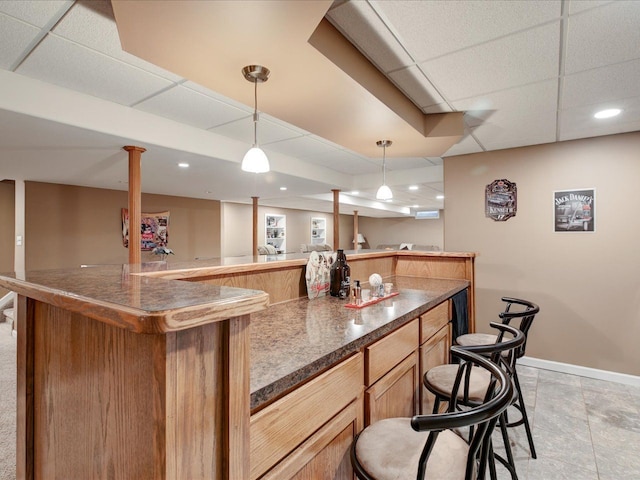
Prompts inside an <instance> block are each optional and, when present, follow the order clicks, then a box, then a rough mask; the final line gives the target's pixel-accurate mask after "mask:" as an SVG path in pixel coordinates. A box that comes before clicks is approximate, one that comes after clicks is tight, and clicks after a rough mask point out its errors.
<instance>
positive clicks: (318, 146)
mask: <svg viewBox="0 0 640 480" xmlns="http://www.w3.org/2000/svg"><path fill="white" fill-rule="evenodd" d="M264 149H265V150H273V151H274V152H280V153H284V154H285V155H289V156H291V157H296V158H303V159H304V158H307V157H319V156H322V155H331V154H333V153H335V152H336V151H338V150H339V149H338V148H336V147H334V146H332V145H330V144H329V143H325V142H322V141H320V140H316V139H315V138H314V137H313V136H311V135H305V136H304V137H297V138H294V139H291V140H284V141H281V142H274V143H270V144H268V145H265V146H264Z"/></svg>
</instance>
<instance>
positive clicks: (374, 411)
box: [364, 350, 419, 425]
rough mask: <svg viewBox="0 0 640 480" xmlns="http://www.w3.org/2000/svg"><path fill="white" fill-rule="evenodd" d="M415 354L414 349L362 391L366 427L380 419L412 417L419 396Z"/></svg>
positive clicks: (415, 411)
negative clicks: (363, 392)
mask: <svg viewBox="0 0 640 480" xmlns="http://www.w3.org/2000/svg"><path fill="white" fill-rule="evenodd" d="M418 381H419V371H418V351H417V350H415V351H413V352H412V353H411V355H409V356H408V357H407V358H405V359H404V360H403V361H402V362H400V363H399V364H398V365H396V366H395V367H394V368H392V369H391V370H390V371H389V372H388V373H387V374H386V375H384V376H383V377H382V378H381V379H380V380H378V381H377V382H376V383H374V384H373V385H372V386H371V387H369V388H368V389H367V390H365V394H364V396H365V425H370V424H372V423H374V422H376V421H378V420H382V419H383V418H392V417H411V416H413V415H415V414H416V413H417V411H418V410H417V409H418V400H419V399H418V396H419V393H418V392H419V384H418Z"/></svg>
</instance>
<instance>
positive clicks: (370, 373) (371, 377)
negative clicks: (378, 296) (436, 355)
mask: <svg viewBox="0 0 640 480" xmlns="http://www.w3.org/2000/svg"><path fill="white" fill-rule="evenodd" d="M419 330H420V327H419V323H418V319H417V318H416V319H415V320H412V321H411V322H409V323H408V324H407V325H405V326H403V327H400V328H399V329H397V330H395V331H394V332H392V333H390V334H389V335H387V336H386V337H384V338H382V339H380V340H378V341H377V342H375V343H374V344H372V345H370V346H368V347H367V348H366V350H365V353H366V357H365V384H366V385H367V386H370V385H373V384H374V383H375V382H376V381H377V380H378V379H379V378H381V377H382V376H383V375H384V374H385V373H387V372H388V371H389V370H391V369H392V368H393V367H395V366H396V365H397V364H398V363H400V362H401V361H402V360H403V359H404V358H406V357H407V356H408V355H410V354H411V352H413V351H414V350H415V349H416V348H418V336H419Z"/></svg>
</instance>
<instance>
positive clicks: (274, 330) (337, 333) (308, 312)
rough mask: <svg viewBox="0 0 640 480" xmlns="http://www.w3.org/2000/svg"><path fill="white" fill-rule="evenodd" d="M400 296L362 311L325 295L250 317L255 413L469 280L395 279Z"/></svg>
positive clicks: (252, 399) (273, 308)
mask: <svg viewBox="0 0 640 480" xmlns="http://www.w3.org/2000/svg"><path fill="white" fill-rule="evenodd" d="M385 281H391V282H393V284H394V289H393V290H394V291H398V292H399V295H398V296H395V297H391V298H389V299H388V300H384V301H382V302H380V303H376V304H374V305H370V306H368V307H365V308H362V309H352V308H346V307H345V304H346V301H345V300H339V299H337V298H334V297H323V298H319V299H316V300H308V299H306V298H303V299H298V300H291V301H288V302H283V303H279V304H276V305H272V306H270V307H269V308H268V309H267V310H264V311H262V312H258V313H255V314H253V315H252V316H251V375H250V377H251V409H252V410H254V409H256V408H258V407H260V406H262V405H263V404H265V403H267V402H270V401H272V400H274V399H276V398H277V397H279V396H280V395H282V394H283V393H284V392H286V391H288V390H289V389H291V388H293V387H294V386H296V385H298V384H300V383H302V382H303V381H304V380H306V379H308V378H310V377H312V376H314V375H316V374H317V373H319V372H321V371H323V370H326V369H327V368H328V367H330V366H332V365H334V364H336V363H338V362H340V361H341V360H342V359H345V358H346V357H348V356H349V355H351V354H353V353H355V352H357V351H359V350H360V349H361V348H362V347H363V346H365V345H368V344H370V343H373V342H374V341H376V340H377V339H378V338H380V337H382V336H384V335H385V334H386V333H388V332H390V331H392V330H394V329H396V328H398V327H400V326H401V325H403V324H405V323H407V322H408V321H410V320H412V319H414V318H416V317H418V316H419V315H422V314H423V313H424V312H426V311H427V310H429V309H431V308H433V307H434V306H436V305H437V304H439V303H441V302H442V301H444V300H445V299H447V298H449V297H451V296H452V295H454V294H456V293H458V292H459V291H461V290H464V289H465V288H467V287H468V286H469V282H468V281H467V280H445V279H427V278H415V277H392V278H389V279H385Z"/></svg>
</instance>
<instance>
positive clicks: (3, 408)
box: [0, 322, 17, 480]
mask: <svg viewBox="0 0 640 480" xmlns="http://www.w3.org/2000/svg"><path fill="white" fill-rule="evenodd" d="M16 340H17V339H16V337H14V336H12V335H11V324H10V323H8V322H0V480H15V478H16Z"/></svg>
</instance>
